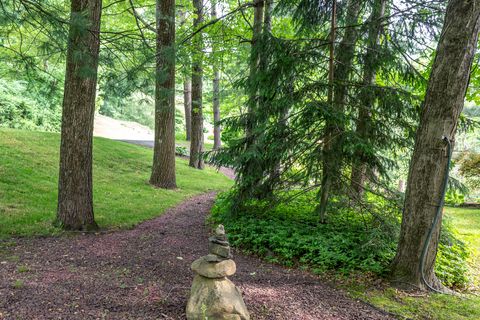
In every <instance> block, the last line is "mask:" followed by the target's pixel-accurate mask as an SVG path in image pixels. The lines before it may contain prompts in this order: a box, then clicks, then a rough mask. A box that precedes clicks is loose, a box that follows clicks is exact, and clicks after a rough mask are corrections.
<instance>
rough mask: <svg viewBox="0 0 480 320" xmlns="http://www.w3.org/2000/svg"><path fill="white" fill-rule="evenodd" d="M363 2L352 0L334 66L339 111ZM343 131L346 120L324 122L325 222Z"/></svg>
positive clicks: (334, 103)
mask: <svg viewBox="0 0 480 320" xmlns="http://www.w3.org/2000/svg"><path fill="white" fill-rule="evenodd" d="M360 9H361V2H360V1H356V0H350V1H349V2H348V4H347V15H346V19H345V26H346V29H345V33H344V35H343V38H342V41H341V42H340V44H339V45H338V50H337V51H338V54H337V59H336V60H337V63H336V66H335V70H334V72H333V73H334V74H335V79H334V80H335V82H334V84H335V86H334V88H333V101H332V107H333V108H334V109H335V110H334V111H333V112H335V113H337V114H342V115H343V113H344V110H345V103H346V98H347V89H348V87H347V85H346V84H347V82H348V79H349V76H350V73H351V69H352V63H353V58H354V56H355V45H356V43H357V38H358V35H357V33H358V32H357V29H356V27H355V26H356V25H357V24H358V16H359V14H360ZM343 131H344V120H343V119H340V120H337V121H334V120H331V119H329V120H327V123H326V125H325V144H324V147H323V150H322V152H323V173H322V176H323V180H322V182H323V183H322V188H321V194H320V205H319V208H318V210H319V214H320V219H321V221H322V222H323V221H324V219H325V211H326V207H327V203H328V198H329V193H330V188H337V185H336V184H334V185H333V186H332V183H331V181H335V179H336V177H339V176H340V169H341V163H342V157H341V151H342V136H341V135H342V133H343Z"/></svg>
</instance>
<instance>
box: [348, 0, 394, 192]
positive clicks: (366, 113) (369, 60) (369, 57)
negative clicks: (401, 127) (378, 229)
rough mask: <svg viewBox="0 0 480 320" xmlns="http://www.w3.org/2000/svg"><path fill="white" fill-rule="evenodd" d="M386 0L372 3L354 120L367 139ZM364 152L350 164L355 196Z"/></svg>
mask: <svg viewBox="0 0 480 320" xmlns="http://www.w3.org/2000/svg"><path fill="white" fill-rule="evenodd" d="M386 3H387V1H386V0H376V1H375V2H374V3H373V6H374V7H373V11H372V15H371V17H370V24H369V30H368V39H367V51H366V53H365V62H364V71H363V80H362V85H363V91H362V93H361V94H360V109H359V111H358V119H357V121H356V132H357V135H358V136H359V137H360V138H361V139H363V140H367V139H368V135H369V127H370V117H371V114H370V110H371V108H373V105H374V104H375V96H374V94H372V93H371V92H370V91H369V88H370V87H371V86H372V85H373V84H374V83H375V76H376V73H377V69H378V63H377V56H378V43H379V41H380V36H381V31H382V28H381V26H382V23H383V21H382V17H383V16H384V15H385V5H386ZM364 158H365V157H364V152H362V150H359V151H357V152H356V153H355V160H354V163H353V166H352V173H351V177H350V181H351V182H350V185H351V189H352V190H353V192H354V194H355V195H356V197H357V198H359V197H361V196H362V195H363V188H364V184H365V179H366V173H367V164H366V162H365V160H364Z"/></svg>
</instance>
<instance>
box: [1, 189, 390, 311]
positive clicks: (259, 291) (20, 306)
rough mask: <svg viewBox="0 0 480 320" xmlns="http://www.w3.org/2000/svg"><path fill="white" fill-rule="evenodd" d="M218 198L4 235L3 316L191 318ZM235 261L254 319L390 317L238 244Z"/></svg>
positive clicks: (205, 197) (237, 278)
mask: <svg viewBox="0 0 480 320" xmlns="http://www.w3.org/2000/svg"><path fill="white" fill-rule="evenodd" d="M214 196H215V195H214V194H206V195H202V196H198V197H195V198H192V199H190V200H188V201H186V202H184V203H183V204H181V205H179V206H177V207H175V208H173V209H170V210H168V211H167V212H166V213H165V214H164V215H162V216H161V217H159V218H156V219H153V220H150V221H147V222H145V223H143V224H141V225H139V226H138V227H137V228H135V229H133V230H127V231H120V232H114V233H108V234H101V235H92V234H90V235H72V236H63V237H58V238H51V237H49V238H35V239H17V240H15V243H12V244H11V245H10V246H8V243H3V245H2V246H0V263H1V264H0V319H184V318H185V315H184V308H185V304H186V300H187V297H188V294H189V290H190V284H191V281H192V278H193V274H192V272H191V271H190V268H189V267H190V264H191V262H192V261H193V260H195V259H196V258H198V257H200V256H202V255H204V254H206V253H207V241H208V240H207V237H208V230H207V228H206V227H205V224H204V220H205V216H206V214H207V213H208V211H209V209H210V207H211V205H212V203H213V199H214ZM227 232H228V230H227ZM2 247H3V249H1V248H2ZM5 247H8V249H5ZM2 250H3V251H2ZM234 253H235V252H234ZM234 259H235V261H236V263H237V270H238V272H237V274H236V275H234V276H233V277H231V279H232V280H233V281H234V282H235V283H236V284H237V285H238V286H239V287H240V288H241V290H242V291H243V293H244V298H245V302H246V304H247V306H248V308H249V310H250V312H251V314H252V319H289V320H296V319H355V320H357V319H390V317H389V316H387V315H385V314H383V313H381V312H380V311H378V310H375V309H373V308H371V307H369V306H368V305H366V304H363V303H361V302H357V301H354V300H351V299H350V298H348V297H346V295H345V294H344V293H343V292H341V291H339V290H337V289H334V288H332V287H330V286H328V285H326V284H324V283H322V282H321V281H320V280H319V279H318V278H316V277H314V276H312V275H309V274H308V273H305V272H302V271H298V270H290V269H286V268H283V267H280V266H276V265H271V264H268V263H265V262H262V261H261V260H259V259H256V258H254V257H250V256H244V255H242V254H239V253H238V252H237V253H235V257H234Z"/></svg>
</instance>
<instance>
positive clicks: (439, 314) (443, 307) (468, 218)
mask: <svg viewBox="0 0 480 320" xmlns="http://www.w3.org/2000/svg"><path fill="white" fill-rule="evenodd" d="M445 215H446V216H447V217H448V218H450V220H451V221H452V224H453V226H454V227H455V229H456V230H457V232H458V235H459V237H460V238H461V239H462V240H463V241H465V242H466V243H467V244H468V246H469V248H471V250H472V261H471V271H472V272H471V276H472V284H473V286H474V288H473V290H474V291H476V292H477V294H464V295H461V296H458V297H455V296H451V295H441V294H430V295H426V296H420V297H419V296H412V295H407V294H405V293H402V292H399V291H397V290H395V289H392V288H388V289H385V290H378V289H372V288H368V287H366V286H363V287H362V286H361V285H360V286H356V285H355V286H350V287H349V288H348V289H349V291H350V293H351V294H352V295H353V296H354V297H357V298H360V299H362V300H365V301H368V302H369V303H371V304H373V305H375V306H377V307H379V308H381V309H384V310H387V311H389V312H392V313H394V314H396V315H399V316H400V317H402V318H407V319H432V320H464V319H472V320H473V319H475V320H477V319H480V295H478V290H479V286H480V209H465V208H445Z"/></svg>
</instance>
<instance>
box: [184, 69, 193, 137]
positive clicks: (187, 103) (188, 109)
mask: <svg viewBox="0 0 480 320" xmlns="http://www.w3.org/2000/svg"><path fill="white" fill-rule="evenodd" d="M183 106H184V107H185V134H186V140H187V141H190V139H191V138H192V82H191V81H190V78H189V77H188V76H185V78H184V80H183Z"/></svg>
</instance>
